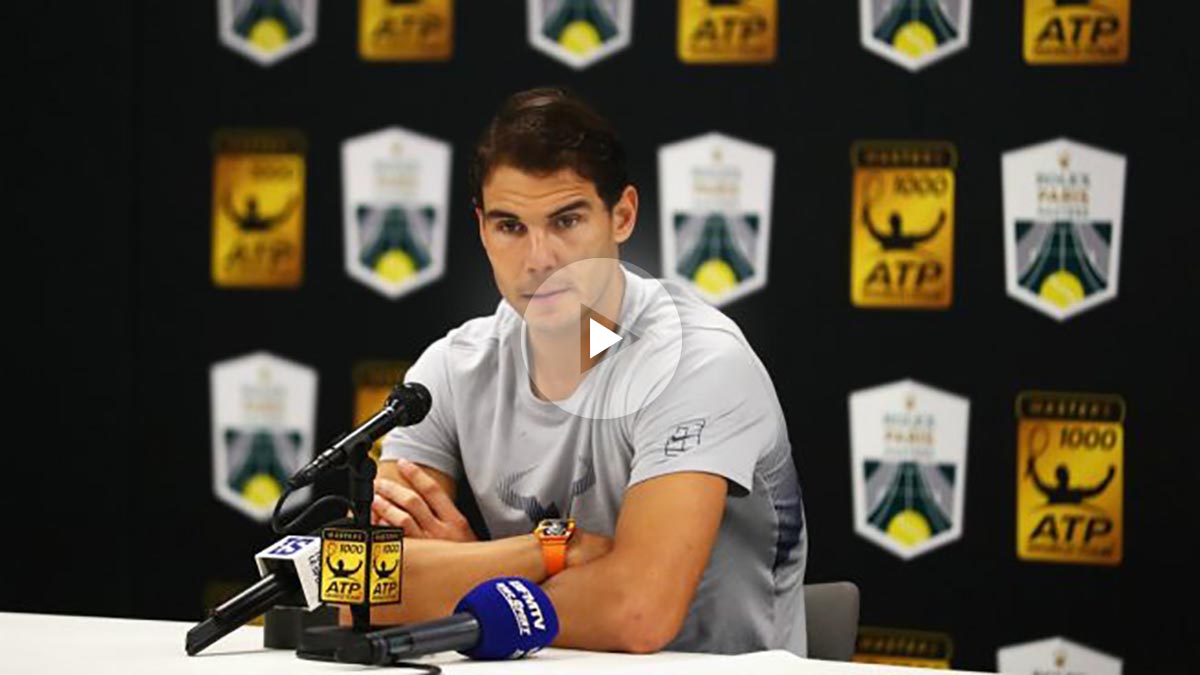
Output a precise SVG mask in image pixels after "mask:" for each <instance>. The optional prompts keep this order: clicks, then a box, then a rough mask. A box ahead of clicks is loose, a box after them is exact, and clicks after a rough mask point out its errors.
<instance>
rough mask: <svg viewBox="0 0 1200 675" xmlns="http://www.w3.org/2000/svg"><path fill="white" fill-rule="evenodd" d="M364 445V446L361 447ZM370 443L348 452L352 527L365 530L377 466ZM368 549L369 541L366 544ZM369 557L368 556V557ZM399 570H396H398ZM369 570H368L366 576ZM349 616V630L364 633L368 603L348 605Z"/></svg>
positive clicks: (368, 527)
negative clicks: (352, 514)
mask: <svg viewBox="0 0 1200 675" xmlns="http://www.w3.org/2000/svg"><path fill="white" fill-rule="evenodd" d="M363 446H365V447H363ZM370 450H371V445H370V444H369V443H365V442H360V443H357V444H355V446H354V449H353V450H352V451H351V452H350V457H351V459H350V461H349V463H348V464H349V468H350V504H351V511H353V513H354V527H355V529H361V530H363V531H365V532H370V531H371V503H372V502H373V501H374V500H375V474H376V472H377V471H378V467H377V466H376V465H375V460H373V459H371V455H370ZM367 546H368V551H370V548H369V547H370V543H368V544H367ZM368 559H369V558H368ZM399 571H400V570H397V572H399ZM369 574H370V571H369V570H368V576H369ZM350 617H351V619H352V620H353V622H352V625H351V626H352V627H351V630H352V631H353V632H355V633H365V632H367V631H369V630H370V629H371V607H370V605H354V606H352V607H350Z"/></svg>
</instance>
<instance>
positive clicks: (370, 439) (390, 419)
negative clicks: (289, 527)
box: [288, 382, 433, 490]
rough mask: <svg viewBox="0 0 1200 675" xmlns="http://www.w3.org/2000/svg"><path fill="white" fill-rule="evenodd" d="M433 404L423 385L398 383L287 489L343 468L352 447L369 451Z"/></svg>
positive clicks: (308, 483) (419, 419) (290, 483)
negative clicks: (380, 405)
mask: <svg viewBox="0 0 1200 675" xmlns="http://www.w3.org/2000/svg"><path fill="white" fill-rule="evenodd" d="M432 404H433V398H432V397H431V396H430V395H429V390H428V389H426V388H425V385H422V384H418V383H416V382H410V383H408V384H397V385H396V387H395V388H394V389H392V393H391V394H390V395H389V396H388V399H387V402H386V403H384V404H383V408H382V409H381V410H380V411H379V412H377V413H375V414H374V415H373V416H371V419H369V420H367V421H366V422H363V423H362V424H361V425H359V427H358V428H357V429H355V430H354V431H351V432H350V433H349V434H346V435H345V436H343V437H342V438H340V439H338V441H337V442H336V443H334V444H333V445H331V446H330V447H329V449H328V450H326V451H325V452H322V453H321V454H320V455H318V456H317V457H316V459H314V460H313V461H311V462H309V463H308V466H305V467H304V468H303V469H300V470H299V471H297V472H296V473H295V474H293V475H292V477H291V478H289V479H288V486H289V487H290V488H291V489H293V490H299V489H300V488H302V487H304V486H306V485H311V484H312V483H313V482H314V481H316V480H317V478H318V477H320V476H321V474H323V473H325V472H326V471H329V470H330V469H334V468H338V467H341V466H343V465H345V464H346V463H347V462H348V461H349V460H350V459H351V457H350V453H351V452H352V451H353V449H354V448H356V447H361V448H364V449H365V448H369V447H371V444H372V443H374V442H375V441H377V440H378V439H380V438H382V437H383V436H384V435H385V434H387V432H389V431H391V430H392V429H393V428H395V427H405V426H409V425H412V424H416V423H417V422H420V421H421V420H423V419H425V415H428V414H429V407H430V406H431V405H432Z"/></svg>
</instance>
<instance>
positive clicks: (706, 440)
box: [629, 332, 780, 496]
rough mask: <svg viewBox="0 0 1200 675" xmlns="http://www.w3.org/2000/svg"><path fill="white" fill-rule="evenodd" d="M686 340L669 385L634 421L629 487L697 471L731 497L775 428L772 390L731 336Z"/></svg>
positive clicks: (747, 484)
mask: <svg viewBox="0 0 1200 675" xmlns="http://www.w3.org/2000/svg"><path fill="white" fill-rule="evenodd" d="M691 338H692V340H693V344H692V345H689V346H685V349H684V352H683V358H682V359H681V361H680V364H679V368H678V369H677V370H676V372H675V376H674V377H673V378H672V380H671V382H670V384H669V385H668V386H667V387H666V389H664V390H663V392H662V393H661V394H659V396H658V398H656V399H655V400H654V401H653V402H652V403H651V404H650V405H649V406H647V407H646V408H645V409H643V410H642V411H641V412H640V413H638V415H637V417H636V419H635V421H634V424H633V430H632V433H633V446H634V456H633V462H632V466H631V470H630V476H629V485H630V486H631V487H632V486H633V485H635V484H637V483H640V482H642V481H645V480H648V479H650V478H656V477H658V476H664V475H667V474H671V473H679V472H682V471H700V472H704V473H712V474H716V475H719V476H723V477H724V478H726V479H727V480H728V481H729V492H730V494H731V495H733V496H743V495H746V494H749V493H750V491H751V489H752V488H753V485H754V467H755V465H756V464H757V462H758V458H759V457H760V456H762V455H763V454H765V453H766V452H767V451H768V450H769V449H770V448H771V447H773V446H774V444H775V443H776V442H777V440H778V434H779V433H780V429H779V419H778V417H777V411H778V405H777V403H776V399H775V395H774V391H773V390H771V385H770V382H769V381H768V380H767V379H766V378H765V377H763V375H762V373H761V372H760V371H759V369H758V366H757V363H756V362H755V359H754V356H753V353H752V352H751V351H750V349H749V348H748V347H746V346H745V345H743V344H742V343H741V342H740V341H738V340H737V339H736V338H734V337H733V336H732V335H728V334H726V333H721V332H711V333H707V334H693V335H692V336H691Z"/></svg>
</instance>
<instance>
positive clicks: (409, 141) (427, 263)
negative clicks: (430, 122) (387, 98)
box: [342, 127, 450, 300]
mask: <svg viewBox="0 0 1200 675" xmlns="http://www.w3.org/2000/svg"><path fill="white" fill-rule="evenodd" d="M342 172H343V174H342V182H343V192H342V199H343V204H342V208H343V212H342V227H343V230H344V235H345V241H346V272H347V273H348V274H349V275H350V277H351V278H353V279H356V280H358V281H359V282H361V283H363V284H365V285H367V286H369V287H370V288H373V289H375V290H376V291H378V292H379V293H382V294H383V295H385V296H387V297H389V298H391V299H393V300H395V299H398V298H401V297H404V296H405V295H408V294H409V293H412V292H413V291H415V290H417V289H419V288H422V287H424V286H427V285H429V284H431V283H433V282H434V281H437V280H438V279H440V278H441V277H442V273H443V272H444V270H445V268H446V235H447V232H446V223H447V217H446V212H447V210H448V205H449V202H450V191H449V190H450V145H449V144H447V143H444V142H442V141H439V140H437V139H434V138H430V137H428V136H423V135H421V134H418V133H415V132H412V131H408V130H407V129H402V128H400V127H391V128H389V129H384V130H382V131H377V132H375V133H370V134H366V135H363V136H357V137H355V138H351V139H349V140H347V141H346V142H345V143H343V144H342Z"/></svg>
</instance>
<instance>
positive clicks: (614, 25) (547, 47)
mask: <svg viewBox="0 0 1200 675" xmlns="http://www.w3.org/2000/svg"><path fill="white" fill-rule="evenodd" d="M527 7H528V13H529V43H530V44H531V45H533V48H534V49H536V50H538V51H540V52H542V53H544V54H547V55H549V56H550V57H552V58H554V59H556V60H558V61H561V62H563V63H565V64H567V65H568V66H571V67H572V68H575V69H577V70H579V69H583V68H587V67H588V66H590V65H592V64H594V63H596V62H597V61H600V60H601V59H604V58H606V57H608V56H611V55H612V54H614V53H615V52H618V51H620V50H622V49H624V48H625V47H628V46H629V43H630V39H631V35H632V34H633V0H528V5H527Z"/></svg>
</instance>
